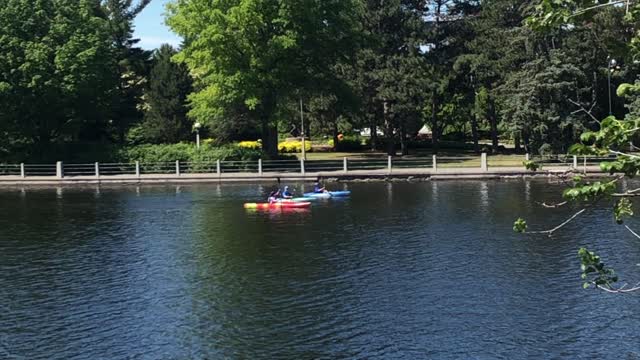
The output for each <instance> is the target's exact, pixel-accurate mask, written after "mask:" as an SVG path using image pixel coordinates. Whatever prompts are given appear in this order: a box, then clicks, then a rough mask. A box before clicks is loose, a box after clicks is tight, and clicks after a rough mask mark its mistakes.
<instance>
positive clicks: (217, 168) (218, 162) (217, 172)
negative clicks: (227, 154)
mask: <svg viewBox="0 0 640 360" xmlns="http://www.w3.org/2000/svg"><path fill="white" fill-rule="evenodd" d="M220 172H221V169H220V160H216V174H218V176H220Z"/></svg>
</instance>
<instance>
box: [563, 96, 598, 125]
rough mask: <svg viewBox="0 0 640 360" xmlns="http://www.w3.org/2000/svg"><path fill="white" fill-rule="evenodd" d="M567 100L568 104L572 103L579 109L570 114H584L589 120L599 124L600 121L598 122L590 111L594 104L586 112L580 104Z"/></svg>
mask: <svg viewBox="0 0 640 360" xmlns="http://www.w3.org/2000/svg"><path fill="white" fill-rule="evenodd" d="M567 100H569V102H570V103H572V104H573V105H575V106H577V107H578V108H579V109H578V110H576V111H574V112H572V113H571V114H577V113H579V112H584V113H585V114H587V115H589V117H591V119H593V121H595V122H597V123H598V124H600V120H598V118H596V117H595V116H594V115H593V114H592V113H591V111H592V110H593V107H594V106H595V105H596V103H595V102H594V103H593V105H591V109H589V110H587V109H585V108H584V106H582V105H580V103H578V102H577V101H574V100H571V99H567Z"/></svg>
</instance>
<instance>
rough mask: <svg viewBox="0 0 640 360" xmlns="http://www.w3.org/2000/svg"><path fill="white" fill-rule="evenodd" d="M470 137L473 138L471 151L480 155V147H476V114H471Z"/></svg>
mask: <svg viewBox="0 0 640 360" xmlns="http://www.w3.org/2000/svg"><path fill="white" fill-rule="evenodd" d="M471 136H472V137H473V151H474V152H475V153H476V154H479V153H480V146H479V145H478V117H477V116H476V112H475V111H474V112H473V118H471Z"/></svg>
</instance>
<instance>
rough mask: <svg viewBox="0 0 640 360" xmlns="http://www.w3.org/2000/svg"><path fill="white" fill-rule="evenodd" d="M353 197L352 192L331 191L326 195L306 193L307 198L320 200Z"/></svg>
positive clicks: (325, 193)
mask: <svg viewBox="0 0 640 360" xmlns="http://www.w3.org/2000/svg"><path fill="white" fill-rule="evenodd" d="M349 195H351V191H329V192H324V193H305V194H304V196H305V197H315V198H320V199H328V198H331V197H344V196H349Z"/></svg>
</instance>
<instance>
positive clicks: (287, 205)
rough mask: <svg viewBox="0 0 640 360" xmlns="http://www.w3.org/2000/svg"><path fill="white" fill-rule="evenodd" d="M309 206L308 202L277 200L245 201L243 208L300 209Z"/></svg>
mask: <svg viewBox="0 0 640 360" xmlns="http://www.w3.org/2000/svg"><path fill="white" fill-rule="evenodd" d="M309 206H311V203H310V202H295V201H278V202H274V203H245V204H244V208H245V209H300V208H308V207H309Z"/></svg>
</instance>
